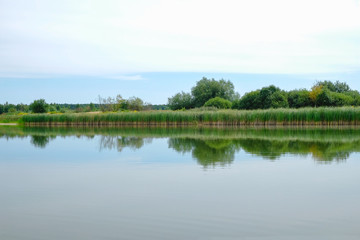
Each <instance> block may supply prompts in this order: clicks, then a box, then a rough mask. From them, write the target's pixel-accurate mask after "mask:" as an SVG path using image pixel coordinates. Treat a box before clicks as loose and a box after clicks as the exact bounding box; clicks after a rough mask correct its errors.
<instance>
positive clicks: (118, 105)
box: [114, 94, 127, 111]
mask: <svg viewBox="0 0 360 240" xmlns="http://www.w3.org/2000/svg"><path fill="white" fill-rule="evenodd" d="M126 108H127V106H126V100H125V99H123V98H122V96H121V95H120V94H118V95H117V96H116V98H115V108H114V110H115V111H119V110H121V109H126Z"/></svg>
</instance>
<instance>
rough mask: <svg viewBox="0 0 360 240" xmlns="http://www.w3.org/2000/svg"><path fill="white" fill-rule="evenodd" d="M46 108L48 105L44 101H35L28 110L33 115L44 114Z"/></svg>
mask: <svg viewBox="0 0 360 240" xmlns="http://www.w3.org/2000/svg"><path fill="white" fill-rule="evenodd" d="M47 108H48V104H47V103H46V102H45V100H44V99H39V100H35V101H34V102H32V103H31V104H30V110H31V111H32V112H33V113H46V112H47Z"/></svg>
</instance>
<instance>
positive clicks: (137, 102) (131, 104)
mask: <svg viewBox="0 0 360 240" xmlns="http://www.w3.org/2000/svg"><path fill="white" fill-rule="evenodd" d="M126 103H127V108H128V109H129V110H136V111H141V110H143V108H144V102H143V100H141V99H140V98H138V97H131V98H129V99H128V100H127V101H126Z"/></svg>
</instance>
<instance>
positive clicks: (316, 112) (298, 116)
mask: <svg viewBox="0 0 360 240" xmlns="http://www.w3.org/2000/svg"><path fill="white" fill-rule="evenodd" d="M20 121H21V122H22V123H24V124H26V125H68V126H72V125H88V126H103V125H119V126H120V125H165V126H166V125H178V126H181V125H209V126H222V125H224V126H243V125H279V126H280V125H299V126H301V125H359V124H360V108H359V107H338V108H329V107H320V108H301V109H284V108H280V109H265V110H217V109H211V110H208V109H206V108H205V109H196V110H189V111H144V112H123V113H105V114H30V115H24V116H23V117H22V118H21V119H20Z"/></svg>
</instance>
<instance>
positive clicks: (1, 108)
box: [0, 104, 4, 114]
mask: <svg viewBox="0 0 360 240" xmlns="http://www.w3.org/2000/svg"><path fill="white" fill-rule="evenodd" d="M3 113H4V106H3V105H2V104H0V114H3Z"/></svg>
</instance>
